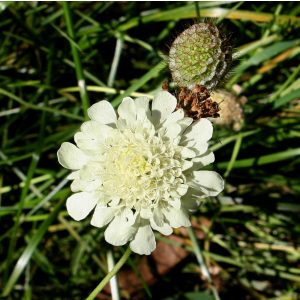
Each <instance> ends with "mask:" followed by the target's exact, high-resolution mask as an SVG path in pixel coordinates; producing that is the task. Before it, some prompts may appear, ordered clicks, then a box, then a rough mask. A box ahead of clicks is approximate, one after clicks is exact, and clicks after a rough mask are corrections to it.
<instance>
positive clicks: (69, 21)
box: [62, 1, 90, 119]
mask: <svg viewBox="0 0 300 300" xmlns="http://www.w3.org/2000/svg"><path fill="white" fill-rule="evenodd" d="M62 5H63V9H64V14H65V19H66V25H67V32H68V35H69V37H70V38H71V40H72V41H74V39H75V33H74V27H73V22H72V18H71V12H70V8H69V4H68V2H66V1H63V2H62ZM70 46H71V51H72V56H73V60H74V64H75V70H76V77H77V81H78V86H79V90H80V97H81V102H82V109H83V112H84V117H85V119H88V115H87V109H88V108H89V106H90V105H89V97H88V94H87V92H86V85H85V79H84V74H83V70H82V66H81V61H80V57H79V52H78V49H77V46H76V44H75V43H71V42H70Z"/></svg>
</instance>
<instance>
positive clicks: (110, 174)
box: [101, 129, 184, 210]
mask: <svg viewBox="0 0 300 300" xmlns="http://www.w3.org/2000/svg"><path fill="white" fill-rule="evenodd" d="M102 164H103V173H102V174H101V177H102V178H101V179H102V183H103V191H104V192H105V193H106V194H107V195H109V196H111V197H113V198H114V197H117V198H120V203H119V204H120V205H125V206H127V207H131V208H133V209H136V210H140V209H141V208H151V207H154V206H156V205H157V204H158V202H159V201H169V200H170V198H174V197H176V190H177V188H178V186H179V185H181V184H182V183H183V182H184V177H183V175H182V170H181V168H182V158H181V155H180V151H179V147H178V146H177V145H176V144H175V145H174V143H171V142H168V141H166V140H164V139H163V137H161V136H159V135H158V134H155V133H154V132H152V133H149V130H144V132H141V130H140V129H139V130H131V129H124V130H116V132H115V134H114V135H113V136H112V137H110V138H109V139H107V140H106V145H105V154H104V159H103V162H102Z"/></svg>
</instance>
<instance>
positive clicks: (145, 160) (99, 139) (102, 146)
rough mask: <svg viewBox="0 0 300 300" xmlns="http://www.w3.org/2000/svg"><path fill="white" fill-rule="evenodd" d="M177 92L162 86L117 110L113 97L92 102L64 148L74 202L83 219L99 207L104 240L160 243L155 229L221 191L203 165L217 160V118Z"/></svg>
mask: <svg viewBox="0 0 300 300" xmlns="http://www.w3.org/2000/svg"><path fill="white" fill-rule="evenodd" d="M176 103H177V101H176V98H175V97H174V96H172V95H171V94H170V93H168V92H166V91H162V92H159V93H158V94H157V96H156V97H155V99H154V100H153V101H152V103H150V100H149V99H148V98H147V97H141V98H137V99H136V100H133V99H131V98H129V97H126V98H124V99H123V102H122V103H121V104H120V106H119V108H118V113H117V114H116V112H115V110H114V109H113V107H112V106H111V104H110V103H109V102H107V101H105V100H104V101H100V102H98V103H96V104H94V105H92V106H91V107H90V108H89V110H88V115H89V117H90V118H91V120H90V121H87V122H85V123H83V124H82V126H81V128H80V132H78V133H76V134H75V137H74V140H75V143H76V145H74V144H72V143H63V144H62V145H61V147H60V149H59V150H58V153H57V155H58V160H59V162H60V164H61V165H62V166H63V167H65V168H67V169H70V170H72V171H73V172H72V173H71V174H70V175H69V178H70V179H72V180H73V182H72V184H71V190H72V191H73V192H74V193H75V194H73V195H71V196H70V197H69V198H68V199H67V210H68V212H69V214H70V216H71V217H72V218H74V219H75V220H78V221H79V220H82V219H84V218H85V217H87V216H88V214H89V213H90V212H91V211H92V210H93V214H92V219H91V224H92V225H93V226H96V227H104V226H107V227H106V229H105V240H106V241H107V242H108V243H110V244H112V245H115V246H120V245H124V244H126V243H127V242H130V248H131V249H132V250H133V251H134V252H136V253H139V254H150V253H151V252H152V251H153V250H154V249H155V247H156V242H155V237H154V234H153V230H156V231H159V232H160V233H162V234H164V235H170V234H171V233H172V231H173V229H172V227H173V228H177V227H180V226H185V227H187V226H190V225H191V224H190V221H189V217H188V211H189V210H191V209H194V208H195V207H197V204H198V203H199V199H201V198H206V197H210V196H216V195H218V194H219V193H220V192H221V191H222V190H223V186H224V183H223V180H222V178H221V176H220V175H219V174H217V173H216V172H213V171H205V170H199V169H201V168H203V167H205V166H206V165H208V164H210V163H212V162H213V161H214V155H213V153H212V152H210V151H209V150H208V140H209V139H210V138H211V136H212V132H213V128H212V124H211V122H210V121H209V120H207V119H200V120H198V121H197V122H194V123H193V120H192V119H191V118H186V117H184V112H183V111H182V110H181V109H179V110H176V111H175V108H176Z"/></svg>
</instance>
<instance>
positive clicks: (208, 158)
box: [192, 151, 215, 170]
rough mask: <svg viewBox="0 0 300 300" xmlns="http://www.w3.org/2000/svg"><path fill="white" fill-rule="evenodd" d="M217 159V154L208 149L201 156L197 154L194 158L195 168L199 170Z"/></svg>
mask: <svg viewBox="0 0 300 300" xmlns="http://www.w3.org/2000/svg"><path fill="white" fill-rule="evenodd" d="M214 161H215V155H214V153H213V152H211V151H207V152H206V153H204V154H203V155H201V156H197V157H195V158H193V159H192V162H193V168H192V169H193V170H199V169H201V168H203V167H205V166H207V165H209V164H211V163H213V162H214Z"/></svg>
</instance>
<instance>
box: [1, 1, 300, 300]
mask: <svg viewBox="0 0 300 300" xmlns="http://www.w3.org/2000/svg"><path fill="white" fill-rule="evenodd" d="M299 13H300V4H298V3H297V2H273V3H272V2H232V3H228V1H216V2H198V3H194V2H148V1H147V2H142V1H140V2H89V1H86V2H68V3H66V4H63V3H61V2H25V1H24V2H1V3H0V82H1V85H0V108H1V111H0V137H1V150H0V157H1V161H0V166H1V174H0V196H1V199H0V201H1V202H0V203H1V207H0V224H1V225H0V291H2V296H3V297H4V298H6V299H84V298H85V297H86V296H87V295H88V294H89V293H90V292H91V291H92V290H93V288H94V287H95V286H96V285H97V284H98V282H99V281H100V280H101V279H102V278H103V277H104V276H105V274H106V273H107V266H106V250H107V247H108V246H107V245H106V244H105V242H104V241H103V233H102V230H98V229H96V228H92V227H91V226H89V223H88V220H87V221H85V222H74V221H73V220H71V218H69V217H68V215H67V213H66V209H65V206H64V203H65V199H66V198H67V197H68V195H70V189H69V187H68V182H67V180H65V176H66V175H67V172H66V171H65V170H63V169H62V168H61V167H60V166H59V164H58V162H57V158H56V151H57V149H58V148H59V146H60V144H61V143H62V142H63V141H67V140H71V139H72V137H73V135H74V133H75V132H76V131H77V130H78V127H79V125H80V123H81V122H82V120H84V117H85V109H86V107H88V106H89V103H90V104H92V103H95V102H96V101H98V100H101V99H103V98H106V99H108V100H110V101H112V103H113V104H114V105H115V106H117V105H118V104H119V103H120V101H121V99H122V98H123V97H124V95H133V96H136V95H138V93H146V94H149V95H151V94H152V93H153V92H154V91H155V90H158V89H160V88H161V84H162V82H163V81H164V80H166V79H168V78H169V77H170V74H169V72H168V69H167V68H166V62H165V56H166V55H167V53H168V47H169V46H170V43H171V42H172V40H173V39H174V38H175V37H176V34H177V33H179V32H181V31H182V30H184V29H185V28H186V27H187V26H189V25H191V24H193V23H194V22H197V20H198V19H199V16H200V17H201V18H207V19H210V18H213V20H214V22H216V23H218V24H219V25H221V27H222V28H224V30H225V31H226V32H227V33H228V35H229V36H230V37H231V40H232V42H233V45H234V47H235V49H236V54H235V57H236V60H235V63H234V65H233V68H232V72H231V74H230V76H229V77H228V78H227V80H226V81H225V82H224V85H225V87H226V88H227V89H228V90H231V89H232V87H233V86H236V85H238V86H239V87H240V88H241V90H242V95H244V96H246V97H247V99H248V102H247V103H246V104H245V105H244V111H245V121H244V126H243V128H242V130H241V131H240V132H233V131H232V130H230V129H229V128H222V127H216V128H215V133H214V140H213V142H212V149H214V151H215V155H216V163H215V165H214V168H215V169H217V170H218V172H220V174H222V175H223V176H224V177H225V178H226V183H227V184H226V189H225V191H224V193H223V196H226V197H228V198H227V199H229V200H230V201H224V198H218V199H209V200H208V201H207V202H206V203H205V205H203V206H201V207H200V209H199V211H198V212H197V213H196V214H195V215H194V216H193V219H194V221H195V222H198V223H199V224H200V228H201V230H202V231H203V232H206V233H207V234H206V235H205V238H204V239H202V240H199V241H198V244H199V245H200V247H201V248H202V249H203V255H204V257H205V260H206V264H207V265H208V266H209V267H211V268H210V270H213V268H212V267H215V269H217V270H218V272H217V273H216V274H215V275H214V276H213V281H214V285H215V286H216V288H217V290H218V293H219V296H220V298H221V299H296V297H297V294H298V293H299V290H300V289H299V282H300V269H299V257H300V250H299V233H300V226H299V212H300V203H299V194H300V178H299V169H300V158H299V155H300V143H299V137H300V130H299V129H300V125H299V123H300V122H299V121H300V118H299V116H300V102H299V97H300V79H299V71H300V59H299V53H300V37H299V29H300V28H299V22H300V19H299V17H297V15H299ZM82 79H85V80H86V90H85V89H84V88H83V89H82V90H81V93H79V88H78V85H77V82H78V80H82ZM121 91H123V92H124V93H123V94H122V95H121ZM222 199H223V200H222ZM203 216H204V217H205V218H206V219H208V220H209V222H210V227H209V228H208V227H206V225H205V224H204V223H201V222H200V220H201V218H200V217H203ZM179 246H180V247H184V248H186V249H187V250H188V251H189V252H190V255H189V257H188V258H187V259H186V260H184V261H183V262H182V263H181V264H180V265H179V266H177V267H176V268H175V269H173V270H172V271H171V272H169V273H168V274H167V275H166V276H164V278H158V284H159V287H160V288H159V292H158V290H157V288H156V287H157V286H156V287H155V286H154V287H153V286H147V284H145V283H144V291H143V292H142V295H143V296H142V299H148V298H150V299H151V298H152V299H214V298H213V297H212V296H211V294H210V287H209V286H208V285H207V284H206V283H205V281H203V280H201V279H200V277H199V266H198V264H197V260H196V258H195V253H194V252H195V249H197V246H196V245H195V243H193V246H194V247H188V246H186V245H185V244H182V245H179ZM174 247H178V245H174ZM123 251H124V249H122V248H119V249H115V251H114V254H115V257H116V259H118V257H120V256H121V255H122V253H123ZM140 259H141V257H139V256H134V255H132V256H131V258H130V260H129V266H131V267H130V268H132V266H133V265H134V264H135V263H138V262H139V261H140ZM203 293H204V294H203ZM104 294H105V293H104ZM104 294H103V295H104ZM121 294H122V296H123V297H124V299H125V298H126V290H125V291H121ZM201 295H202V296H201ZM200 296H201V297H202V298H200Z"/></svg>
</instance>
